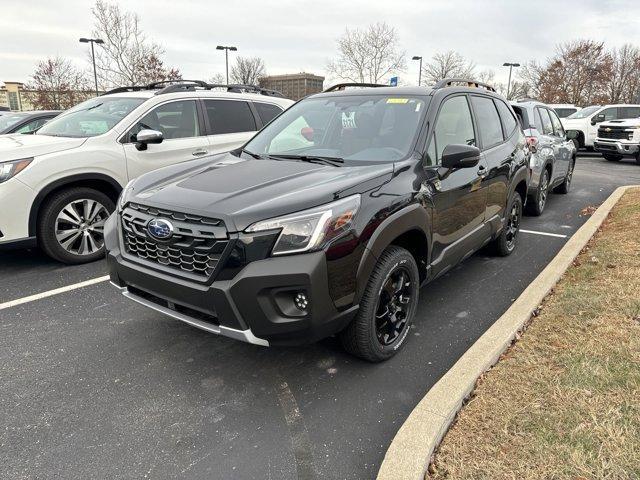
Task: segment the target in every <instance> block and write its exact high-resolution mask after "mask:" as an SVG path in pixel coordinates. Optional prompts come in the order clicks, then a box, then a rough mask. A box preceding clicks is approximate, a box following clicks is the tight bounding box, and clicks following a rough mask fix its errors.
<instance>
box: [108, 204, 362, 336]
mask: <svg viewBox="0 0 640 480" xmlns="http://www.w3.org/2000/svg"><path fill="white" fill-rule="evenodd" d="M116 218H117V216H116V215H114V216H112V218H111V219H110V220H109V223H112V222H115V219H116ZM108 230H109V232H110V235H109V236H113V235H114V231H115V229H114V228H108ZM106 244H107V250H108V253H107V263H108V267H109V274H110V277H111V283H112V284H113V285H114V286H115V287H117V288H118V289H119V290H120V291H121V292H122V293H123V295H124V296H125V297H127V298H129V299H131V300H134V301H136V302H138V303H140V304H142V305H144V306H146V307H149V308H152V309H153V310H156V311H158V312H161V313H164V314H167V315H169V316H171V317H173V318H175V319H177V320H180V321H183V322H186V323H188V324H190V325H192V326H194V327H197V328H200V329H202V330H206V331H208V332H212V333H216V334H219V335H223V336H227V337H231V338H234V339H236V340H242V341H245V342H249V343H253V344H256V345H265V346H266V345H301V344H307V343H311V342H314V341H317V340H320V339H322V338H324V337H327V336H329V335H332V334H334V333H336V332H338V331H340V330H342V329H343V328H344V327H345V326H346V325H347V324H348V323H349V322H350V321H351V319H352V318H353V316H354V315H355V313H356V311H357V308H358V307H357V306H352V307H350V308H347V309H345V310H338V309H337V308H336V307H335V304H334V302H333V300H332V298H331V296H330V293H329V280H328V274H327V261H326V257H325V254H324V252H314V253H308V254H301V255H291V256H283V257H275V258H267V259H263V260H257V261H253V262H251V263H249V264H247V265H246V266H245V267H244V268H243V269H242V270H240V271H239V272H238V273H237V274H236V275H235V276H233V278H231V279H228V280H215V281H213V282H211V283H209V284H203V283H198V282H193V281H190V280H188V279H184V278H178V277H176V276H174V275H172V274H170V273H168V272H161V271H158V270H154V269H151V268H149V267H147V266H145V265H142V264H139V263H137V262H134V261H131V260H130V259H128V258H125V257H123V256H122V254H121V251H120V248H121V247H120V243H119V242H117V241H116V239H114V238H106ZM299 293H304V295H305V296H306V298H307V300H308V307H307V308H306V309H304V310H300V309H298V308H296V306H295V302H294V299H295V296H296V295H297V294H299Z"/></svg>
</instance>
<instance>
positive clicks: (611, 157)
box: [602, 153, 622, 162]
mask: <svg viewBox="0 0 640 480" xmlns="http://www.w3.org/2000/svg"><path fill="white" fill-rule="evenodd" d="M602 156H603V157H604V159H605V160H608V161H609V162H619V161H620V160H622V155H611V154H610V153H603V154H602Z"/></svg>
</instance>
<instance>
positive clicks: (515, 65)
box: [502, 62, 520, 100]
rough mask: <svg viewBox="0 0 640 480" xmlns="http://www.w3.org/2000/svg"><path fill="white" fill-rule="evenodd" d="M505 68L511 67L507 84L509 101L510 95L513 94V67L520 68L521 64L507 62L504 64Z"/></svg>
mask: <svg viewBox="0 0 640 480" xmlns="http://www.w3.org/2000/svg"><path fill="white" fill-rule="evenodd" d="M502 66H503V67H509V81H508V82H507V100H509V93H511V70H512V69H513V67H516V68H517V67H519V66H520V64H519V63H509V62H505V63H503V64H502Z"/></svg>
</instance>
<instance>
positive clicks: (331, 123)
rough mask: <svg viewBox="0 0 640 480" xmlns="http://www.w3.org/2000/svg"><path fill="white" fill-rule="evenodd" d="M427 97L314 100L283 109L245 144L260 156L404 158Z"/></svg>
mask: <svg viewBox="0 0 640 480" xmlns="http://www.w3.org/2000/svg"><path fill="white" fill-rule="evenodd" d="M425 103H426V99H425V98H418V97H407V96H401V95H399V96H387V95H350V96H339V97H325V98H312V99H309V100H303V101H302V102H300V103H297V104H296V105H294V106H293V107H291V108H290V109H289V110H286V111H285V112H284V113H282V114H281V115H280V116H279V117H277V118H276V119H275V120H274V121H272V122H271V123H270V124H269V125H267V126H266V127H265V128H264V129H263V130H261V131H260V132H259V133H258V134H257V135H256V136H255V137H254V138H253V139H252V140H251V141H250V142H249V143H248V144H247V145H246V150H247V151H249V152H251V153H254V154H258V155H270V156H278V155H287V156H288V155H296V156H305V157H330V158H340V159H344V161H345V162H349V161H355V162H393V161H397V160H401V159H403V158H406V157H408V156H409V155H410V153H411V148H412V146H413V143H414V141H415V139H416V137H417V135H418V130H419V127H420V123H421V120H422V118H423V116H424V112H425V110H426V107H427V105H426V104H425Z"/></svg>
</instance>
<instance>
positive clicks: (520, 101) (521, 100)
mask: <svg viewBox="0 0 640 480" xmlns="http://www.w3.org/2000/svg"><path fill="white" fill-rule="evenodd" d="M539 101H540V100H538V99H537V98H532V97H522V98H519V99H517V100H516V102H518V103H524V102H539Z"/></svg>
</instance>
